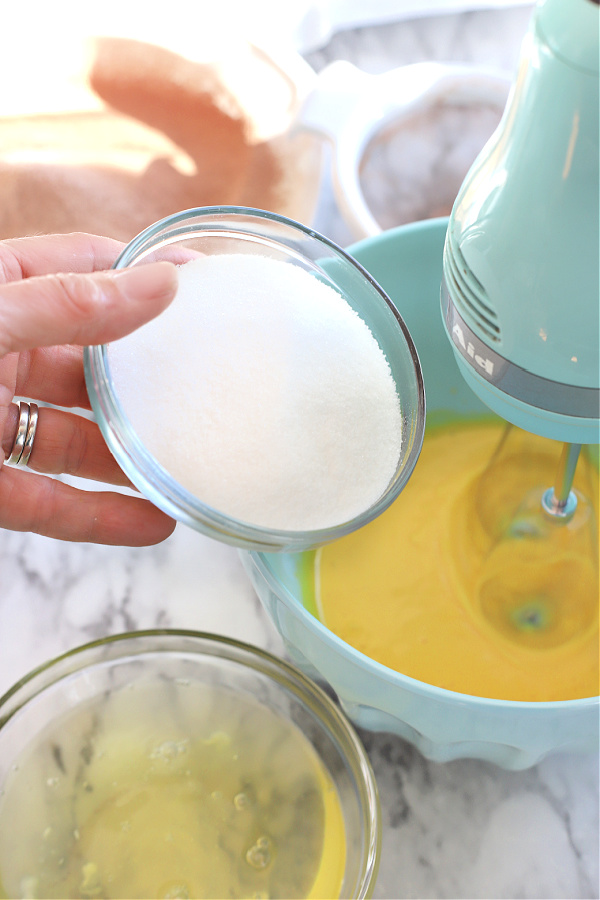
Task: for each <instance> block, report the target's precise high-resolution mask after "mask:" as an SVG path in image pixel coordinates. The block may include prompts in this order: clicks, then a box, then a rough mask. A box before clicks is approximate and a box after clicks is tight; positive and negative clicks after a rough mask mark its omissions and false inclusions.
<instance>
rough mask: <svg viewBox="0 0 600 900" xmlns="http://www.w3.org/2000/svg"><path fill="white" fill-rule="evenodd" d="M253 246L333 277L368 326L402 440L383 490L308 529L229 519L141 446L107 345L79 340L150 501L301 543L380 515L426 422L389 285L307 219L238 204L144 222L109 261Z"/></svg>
mask: <svg viewBox="0 0 600 900" xmlns="http://www.w3.org/2000/svg"><path fill="white" fill-rule="evenodd" d="M186 250H188V251H189V250H191V251H200V252H202V253H205V254H218V253H236V252H244V253H249V252H251V253H254V254H263V255H268V256H270V257H274V258H276V259H280V260H283V261H288V262H294V263H295V264H297V265H300V266H302V267H303V268H304V269H305V270H307V271H309V272H311V273H312V274H313V275H315V276H316V277H318V278H319V279H320V280H322V281H325V283H327V284H329V285H331V286H332V287H334V288H335V289H336V290H337V291H338V292H339V293H341V294H342V296H343V297H344V298H345V299H346V300H347V302H348V303H349V305H350V306H351V307H352V308H353V309H354V310H355V311H356V312H357V313H358V314H359V316H360V317H361V318H362V319H363V320H364V321H365V322H366V324H367V325H368V327H369V328H370V330H371V332H372V334H373V336H374V337H375V339H376V340H377V342H378V344H379V346H380V348H381V350H382V351H383V353H384V355H385V357H386V359H387V361H388V363H389V366H390V369H391V372H392V376H393V378H394V381H395V383H396V387H397V391H398V397H399V399H400V406H401V413H402V428H403V440H402V446H401V451H400V458H399V460H398V464H397V468H396V472H395V474H394V476H393V478H392V479H391V481H390V483H389V485H388V487H387V489H386V490H385V492H384V493H383V494H382V495H381V496H380V497H379V499H378V500H377V501H376V502H375V503H373V505H372V506H371V507H370V508H369V509H366V510H364V512H362V513H361V514H360V515H358V516H356V517H355V518H353V519H352V520H351V521H347V522H343V523H341V524H340V525H339V526H335V527H331V528H323V529H319V530H314V531H278V530H274V529H267V528H263V527H258V526H256V525H252V524H250V523H247V522H242V521H239V520H237V519H234V518H232V517H230V516H228V515H225V514H224V513H222V512H220V511H219V510H216V509H213V508H212V507H210V506H208V505H207V504H205V503H203V502H202V500H201V499H200V498H198V497H195V496H194V495H193V494H191V493H190V492H189V491H187V490H185V489H184V488H183V487H182V486H181V485H180V484H178V483H177V482H176V481H175V480H174V478H173V477H172V476H171V475H170V474H169V473H168V472H167V471H166V470H165V468H163V466H161V465H160V464H159V463H158V461H157V460H156V459H155V458H154V457H153V456H152V455H151V454H150V453H149V451H148V450H147V449H146V447H145V446H144V445H143V444H142V442H141V441H140V439H139V438H138V437H137V435H136V433H135V431H134V429H133V428H132V426H131V423H130V422H129V421H128V419H127V417H126V415H125V413H124V411H123V409H122V407H121V404H120V403H119V398H118V397H117V396H116V393H115V389H114V385H113V382H112V379H111V373H110V366H109V360H108V353H107V346H106V345H102V346H95V347H87V348H86V349H85V353H84V365H85V376H86V384H87V389H88V394H89V397H90V402H91V404H92V408H93V410H94V413H95V416H96V420H97V422H98V424H99V426H100V429H101V431H102V434H103V435H104V438H105V440H106V442H107V444H108V446H109V448H110V450H111V452H112V453H113V455H114V456H115V458H116V460H117V462H118V463H119V465H120V466H121V468H122V469H123V471H124V472H125V473H126V475H127V476H128V478H129V479H130V480H131V481H132V482H133V484H134V485H135V486H136V487H137V488H138V489H139V490H140V491H141V492H142V493H143V494H144V495H145V496H146V497H147V498H148V499H149V500H151V501H152V502H153V503H154V504H155V505H156V506H158V507H160V508H161V509H163V510H164V511H165V512H166V513H167V514H168V515H170V516H172V517H173V518H175V519H178V520H179V521H181V522H184V523H185V524H186V525H188V526H190V527H192V528H195V529H197V530H198V531H201V532H203V533H204V534H207V535H208V536H209V537H212V538H216V539H218V540H221V541H224V542H226V543H230V544H234V545H236V546H239V547H243V548H245V549H254V550H265V551H278V550H287V551H302V550H307V549H311V548H314V547H317V546H320V545H322V544H325V543H327V542H328V541H332V540H335V539H336V538H339V537H342V536H343V535H345V534H349V533H350V532H351V531H354V530H355V529H357V528H360V527H361V526H363V525H365V524H366V523H367V522H369V521H371V520H372V519H373V518H375V517H376V516H378V515H379V514H380V513H381V512H383V510H384V509H386V508H387V507H388V506H389V504H390V503H392V502H393V501H394V500H395V499H396V497H397V496H398V494H399V493H400V492H401V490H402V488H403V487H404V485H405V484H406V482H407V481H408V479H409V477H410V474H411V472H412V470H413V468H414V466H415V463H416V461H417V459H418V456H419V453H420V450H421V445H422V441H423V432H424V426H425V393H424V388H423V379H422V375H421V368H420V364H419V359H418V356H417V353H416V350H415V347H414V344H413V341H412V338H411V336H410V334H409V332H408V330H407V328H406V326H405V324H404V322H403V320H402V317H401V316H400V314H399V313H398V310H397V309H396V307H395V306H394V304H393V303H392V301H391V300H390V299H389V297H388V296H387V294H386V293H385V292H384V291H383V290H382V289H381V288H380V287H379V285H378V284H377V283H376V282H375V281H374V280H373V278H372V277H371V276H370V275H369V274H368V272H366V270H365V269H363V268H362V266H361V265H359V263H358V262H356V260H354V259H353V258H352V257H351V256H349V255H348V254H347V253H345V252H344V251H343V250H341V249H340V248H339V247H337V246H336V245H335V244H333V243H332V242H331V241H329V240H328V239H327V238H325V237H322V236H321V235H318V234H316V233H315V232H314V231H312V230H311V229H309V228H306V227H305V226H303V225H300V224H298V223H296V222H292V221H291V220H289V219H286V218H283V217H282V216H278V215H276V214H274V213H268V212H264V211H262V210H254V209H245V208H240V207H207V208H201V209H192V210H187V211H185V212H181V213H178V214H177V215H174V216H170V217H168V218H166V219H163V220H162V221H160V222H157V223H156V224H155V225H152V226H151V227H150V228H147V229H146V230H145V231H144V232H142V233H141V234H140V235H138V237H136V238H135V239H134V240H133V241H132V242H131V243H130V244H129V245H128V246H127V247H126V248H125V250H124V251H123V253H122V254H121V255H120V257H119V258H118V260H117V261H116V263H115V268H123V267H125V266H130V265H138V264H143V263H144V262H148V261H150V260H152V261H155V260H157V259H164V258H171V259H172V258H173V251H175V253H176V254H179V255H181V251H183V252H185V251H186Z"/></svg>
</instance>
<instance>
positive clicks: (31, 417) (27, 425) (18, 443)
mask: <svg viewBox="0 0 600 900" xmlns="http://www.w3.org/2000/svg"><path fill="white" fill-rule="evenodd" d="M37 423H38V405H37V403H27V402H26V401H25V400H21V401H20V403H19V424H18V426H17V434H16V437H15V441H14V444H13V446H12V450H11V453H10V456H9V457H8V459H7V460H6V462H7V463H10V464H11V465H13V466H26V465H27V463H28V462H29V457H30V456H31V451H32V449H33V439H34V438H35V430H36V428H37Z"/></svg>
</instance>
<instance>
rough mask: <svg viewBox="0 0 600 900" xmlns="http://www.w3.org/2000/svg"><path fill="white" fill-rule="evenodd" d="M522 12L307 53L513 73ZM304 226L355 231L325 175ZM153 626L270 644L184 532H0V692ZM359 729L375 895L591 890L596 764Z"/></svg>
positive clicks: (416, 26) (343, 38)
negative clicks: (64, 659) (136, 540)
mask: <svg viewBox="0 0 600 900" xmlns="http://www.w3.org/2000/svg"><path fill="white" fill-rule="evenodd" d="M528 17H529V10H528V9H523V8H514V9H507V10H498V11H487V12H470V13H464V14H461V15H448V16H444V17H436V18H427V19H421V20H413V21H406V22H402V23H397V24H392V25H390V24H386V25H378V26H373V27H370V28H364V29H358V30H353V31H345V32H342V33H339V34H337V35H335V36H334V37H333V39H332V40H331V42H330V43H329V44H328V45H327V47H325V48H323V49H322V50H319V51H316V52H313V53H311V54H310V55H309V56H308V57H307V58H308V60H309V62H310V63H311V65H313V66H314V67H315V68H316V69H319V68H321V67H322V66H323V65H324V64H325V63H326V62H328V61H330V60H332V59H336V58H345V59H349V60H351V61H352V62H354V63H355V64H356V65H358V66H359V67H361V68H364V69H365V70H367V71H373V72H375V71H385V70H386V69H387V68H391V67H394V66H397V65H401V64H404V63H409V62H416V61H419V60H423V59H438V60H442V61H452V60H454V61H460V62H481V63H486V64H489V65H496V66H498V67H501V68H506V69H508V70H509V71H512V69H513V67H514V64H515V61H516V58H517V53H518V48H519V45H520V41H521V37H522V35H523V33H524V30H525V27H526V24H527V21H528ZM315 226H316V227H317V228H318V230H320V231H322V232H324V233H326V234H327V235H328V236H330V237H331V238H333V239H334V240H336V241H338V242H339V243H341V244H342V245H346V244H348V243H349V242H350V240H351V235H350V234H349V232H348V230H347V227H346V225H345V223H344V222H343V221H342V219H341V217H340V215H339V213H338V211H337V210H336V208H335V205H334V203H333V200H332V197H331V190H330V187H329V185H328V183H327V179H325V182H324V185H323V190H322V194H321V201H320V205H319V209H318V211H317V215H316V221H315ZM153 627H174V628H190V629H198V630H202V631H209V632H217V633H220V634H225V635H228V636H232V637H235V638H239V639H242V640H244V641H249V642H251V643H254V644H257V645H259V646H261V647H264V648H266V649H268V650H270V651H273V652H275V653H279V652H281V642H280V639H279V637H278V635H277V633H276V632H275V630H274V628H273V626H272V625H271V623H270V621H269V620H268V618H267V616H266V614H265V613H264V611H263V609H262V607H261V605H260V603H259V601H258V599H257V598H256V596H255V595H254V592H253V589H252V588H251V586H250V584H249V582H248V580H247V578H246V575H245V573H244V572H243V570H242V566H241V563H240V561H239V558H238V554H237V551H236V550H235V549H233V548H231V547H228V546H225V545H221V544H218V543H215V542H213V541H211V540H209V539H207V538H204V537H202V536H200V535H198V534H196V533H194V532H192V531H190V530H189V529H186V528H185V527H183V526H178V527H177V529H176V531H175V533H174V534H173V535H172V536H171V537H170V538H169V539H168V540H167V541H166V542H164V543H163V544H161V545H159V546H156V547H153V548H144V549H129V548H120V547H101V546H95V545H90V544H84V545H71V544H64V543H60V542H56V541H52V540H49V539H46V538H42V537H39V536H36V535H30V534H17V533H9V532H0V693H2V691H4V690H5V689H7V688H8V687H9V686H10V685H11V684H12V683H13V682H14V681H15V680H16V679H18V678H19V677H21V676H22V675H24V674H25V673H26V672H27V671H29V670H30V669H31V668H32V667H34V666H36V665H38V664H39V663H42V662H44V661H45V660H47V659H49V658H51V657H53V656H55V655H57V654H59V653H61V652H63V651H65V650H68V649H71V648H73V647H75V646H77V645H79V644H81V643H84V642H86V641H89V640H92V639H95V638H99V637H102V636H105V635H110V634H116V633H119V632H122V631H126V630H135V629H143V628H153ZM361 737H362V739H363V741H364V743H365V745H366V747H367V750H368V753H369V755H370V758H371V760H372V763H373V767H374V771H375V774H376V777H377V780H378V784H379V788H380V794H381V803H382V815H383V826H384V833H383V852H382V859H381V867H380V875H379V879H378V883H377V886H376V890H375V896H376V897H380V898H384V897H387V898H400V897H420V898H425V897H431V898H447V897H455V898H470V897H472V898H475V897H481V898H492V897H498V898H499V897H507V898H596V897H598V890H599V887H598V789H599V788H598V759H597V757H589V756H588V757H577V758H575V757H568V756H558V757H554V758H551V759H548V760H546V761H544V762H543V763H541V764H540V765H538V766H536V767H535V768H533V769H530V770H527V771H524V772H520V773H509V772H505V771H503V770H501V769H498V768H496V767H495V766H493V765H491V764H487V763H483V762H477V761H469V760H466V761H457V762H452V763H446V764H433V763H430V762H428V761H427V760H425V759H423V757H421V756H420V754H419V753H418V752H417V751H416V750H415V749H413V748H412V747H411V746H410V745H409V744H407V743H405V742H404V741H403V740H401V739H400V738H396V737H392V736H389V735H384V734H381V735H371V734H366V733H362V734H361Z"/></svg>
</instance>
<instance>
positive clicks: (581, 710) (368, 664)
mask: <svg viewBox="0 0 600 900" xmlns="http://www.w3.org/2000/svg"><path fill="white" fill-rule="evenodd" d="M446 227H447V219H434V220H428V221H425V222H418V223H416V224H411V225H405V226H402V227H400V228H396V229H393V230H391V231H388V232H385V233H383V234H381V235H378V236H377V237H374V238H369V239H367V240H365V241H362V242H360V243H358V244H355V245H354V246H352V247H350V250H349V252H350V253H351V254H352V255H353V256H354V257H355V258H356V259H357V260H358V261H359V262H360V263H361V264H362V265H363V266H364V267H365V268H366V269H367V271H369V272H370V273H371V275H372V276H373V277H374V278H375V279H376V280H377V281H378V282H379V284H380V285H381V287H382V288H383V289H384V290H385V291H387V293H388V295H389V296H390V297H391V299H392V301H393V302H394V303H395V304H396V306H397V307H398V309H399V311H400V314H401V315H402V317H403V318H404V320H405V322H406V324H407V326H408V329H409V331H410V333H411V335H412V337H413V340H414V342H415V345H416V348H417V351H418V353H419V357H420V360H421V365H422V369H423V376H424V381H425V391H426V396H427V410H428V413H427V414H428V416H432V415H433V416H436V417H437V418H440V417H442V416H443V415H444V414H445V413H459V414H460V415H461V417H463V418H464V417H467V416H469V415H471V414H472V415H473V416H479V415H481V414H482V413H484V412H486V413H487V412H488V410H486V408H485V407H484V406H483V405H482V404H481V402H480V401H479V400H478V399H477V398H476V397H475V395H474V394H473V393H472V392H471V390H470V389H469V388H468V387H467V385H466V383H465V382H464V381H463V379H462V376H461V375H460V373H459V371H458V368H457V366H456V363H455V361H454V356H453V352H452V349H451V347H450V343H449V341H448V339H447V337H446V333H445V331H444V328H443V325H442V319H441V314H440V300H439V297H440V281H441V275H442V248H443V243H444V236H445V232H446ZM242 558H243V561H244V565H245V567H246V570H247V572H248V574H249V576H250V579H251V581H252V583H253V585H254V587H255V589H256V591H257V593H258V595H259V597H260V598H261V600H262V603H263V605H264V607H265V609H266V610H267V612H268V614H269V615H270V617H271V619H272V620H273V622H274V624H275V626H276V628H277V629H278V631H279V632H280V634H281V635H282V637H283V640H284V642H285V645H286V647H287V650H288V652H289V654H290V656H291V657H292V659H293V660H294V661H295V662H296V663H297V664H298V665H299V666H300V667H301V668H303V669H304V670H305V671H306V672H307V673H308V674H309V675H312V676H313V677H314V678H317V679H318V680H324V681H326V682H327V683H328V684H329V685H331V687H332V688H333V689H334V690H335V692H336V693H337V695H338V697H339V700H340V703H341V705H342V707H343V708H344V710H345V712H346V713H347V715H348V716H349V718H350V719H352V721H353V722H354V723H355V724H356V725H358V726H359V727H361V728H366V729H369V730H373V731H387V732H391V733H393V734H397V735H400V736H401V737H403V738H405V739H406V740H408V741H410V742H411V743H412V744H414V745H415V746H416V747H418V749H419V750H420V751H421V752H422V753H423V755H424V756H426V757H428V758H429V759H432V760H435V761H438V762H443V761H446V760H451V759H459V758H476V759H484V760H489V761H492V762H494V763H496V764H498V765H499V766H502V767H503V768H506V769H523V768H526V767H528V766H531V765H534V764H535V763H537V762H538V761H539V760H541V759H542V758H544V757H545V756H547V755H548V754H550V753H555V752H572V751H577V752H592V751H594V750H597V748H598V726H599V703H598V700H599V698H598V697H590V698H586V699H580V700H569V701H553V702H547V703H541V702H517V701H508V700H494V699H488V698H485V697H476V696H471V695H467V694H459V693H456V692H453V691H449V690H444V689H442V688H438V687H434V686H432V685H429V684H425V683H423V682H420V681H416V680H415V679H413V678H409V677H407V676H405V675H402V674H400V673H398V672H395V671H393V670H391V669H389V668H387V667H386V666H383V665H381V664H379V663H377V662H374V661H373V660H371V659H369V658H368V657H366V656H364V655H363V654H362V653H360V652H358V651H357V650H355V649H354V648H353V647H351V646H349V645H348V644H347V643H345V641H342V640H341V639H340V638H338V637H336V635H334V634H333V633H332V632H331V631H329V630H328V629H327V628H326V627H325V626H324V625H322V624H321V623H320V622H319V621H318V620H317V619H316V618H315V617H314V616H313V615H312V614H311V613H310V612H309V611H308V610H307V609H305V608H304V606H303V605H302V600H301V596H302V590H301V580H300V569H299V557H298V556H297V555H295V554H291V553H284V554H277V553H257V552H251V553H244V554H242Z"/></svg>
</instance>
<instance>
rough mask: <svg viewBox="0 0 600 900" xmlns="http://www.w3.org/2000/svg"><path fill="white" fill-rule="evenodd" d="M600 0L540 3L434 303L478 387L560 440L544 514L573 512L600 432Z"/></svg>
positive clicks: (515, 417)
mask: <svg viewBox="0 0 600 900" xmlns="http://www.w3.org/2000/svg"><path fill="white" fill-rule="evenodd" d="M598 13H599V8H598V2H596V0H574V2H573V0H570V2H568V0H540V2H539V3H538V4H537V6H536V8H535V10H534V14H533V17H532V20H531V26H530V29H529V32H528V34H527V36H526V38H525V41H524V44H523V48H522V55H521V63H520V67H519V72H518V76H517V79H516V83H515V85H514V86H513V89H512V92H511V95H510V97H509V101H508V104H507V107H506V110H505V113H504V116H503V118H502V121H501V123H500V125H499V127H498V129H497V130H496V132H495V134H494V135H493V136H492V138H491V139H490V141H489V142H488V144H487V145H486V147H485V148H484V149H483V151H482V152H481V154H480V155H479V157H478V158H477V160H476V161H475V163H474V164H473V166H472V167H471V169H470V171H469V173H468V174H467V176H466V178H465V181H464V183H463V186H462V188H461V190H460V192H459V194H458V197H457V199H456V202H455V204H454V207H453V210H452V215H451V217H450V221H449V225H448V231H447V236H446V243H445V248H444V270H443V282H442V312H443V316H444V321H445V325H446V329H447V332H448V336H449V337H450V340H451V341H452V347H453V350H454V354H455V357H456V360H457V363H458V366H459V368H460V371H461V372H462V374H463V376H464V378H465V379H466V381H467V383H468V384H469V386H470V387H471V388H472V390H473V391H474V392H475V393H476V395H477V396H478V397H479V398H480V399H481V400H482V401H483V402H484V403H485V404H486V405H487V406H488V407H490V408H491V409H492V410H493V411H494V412H496V413H498V414H499V415H500V416H502V418H504V419H505V420H506V421H507V422H510V423H513V424H514V425H517V426H519V427H520V428H523V429H525V430H527V431H530V432H533V433H534V434H538V435H541V436H542V437H547V438H553V439H555V440H560V441H564V442H565V446H564V449H563V453H562V458H561V461H560V463H559V469H558V473H557V477H556V481H555V484H554V486H553V487H550V486H549V487H548V490H547V491H546V492H545V493H544V495H543V498H542V506H543V509H544V513H545V514H546V515H549V516H553V517H555V518H556V520H563V521H568V520H569V518H570V517H572V515H573V514H574V512H575V508H576V505H577V501H576V498H575V495H574V493H573V492H572V491H571V490H570V488H571V483H572V479H573V474H574V471H575V465H576V462H577V458H578V455H579V451H580V447H581V445H582V444H595V443H598V441H599V422H598V420H599V405H600V390H599V383H600V363H599V329H598V316H599V289H598V272H599V264H598V240H599V238H598V214H599V212H598V188H599V181H598V161H599V149H598V53H599V49H598V29H599V22H598Z"/></svg>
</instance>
